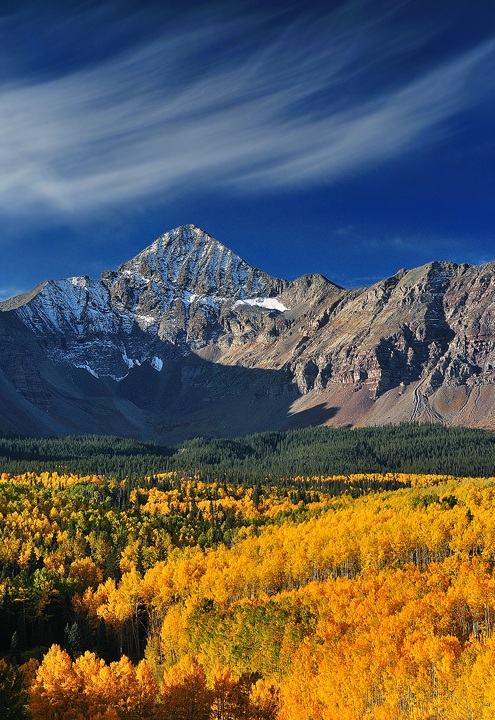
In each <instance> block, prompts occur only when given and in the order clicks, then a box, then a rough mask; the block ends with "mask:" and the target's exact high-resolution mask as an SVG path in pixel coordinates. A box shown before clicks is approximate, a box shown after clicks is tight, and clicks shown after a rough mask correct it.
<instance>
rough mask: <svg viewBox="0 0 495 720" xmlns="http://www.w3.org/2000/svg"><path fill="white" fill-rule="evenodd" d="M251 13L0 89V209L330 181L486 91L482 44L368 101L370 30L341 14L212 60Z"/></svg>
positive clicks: (489, 59)
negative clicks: (365, 53)
mask: <svg viewBox="0 0 495 720" xmlns="http://www.w3.org/2000/svg"><path fill="white" fill-rule="evenodd" d="M246 22H247V21H245V20H243V19H238V21H237V22H233V21H230V22H229V23H221V22H216V21H212V22H211V23H210V24H204V25H202V26H201V27H193V28H191V29H189V30H183V31H182V33H181V34H177V33H174V34H172V33H170V34H168V35H165V36H163V37H162V38H161V39H160V40H155V41H154V42H152V43H151V44H149V45H146V46H143V47H141V48H140V49H138V50H136V49H134V50H133V51H132V52H128V53H127V54H124V55H121V56H119V57H115V58H113V59H111V60H107V61H105V62H102V63H101V64H100V65H99V66H97V67H93V68H91V69H86V70H79V71H77V72H72V73H71V74H68V75H65V76H63V77H58V78H55V79H52V80H44V81H36V80H35V79H32V78H31V79H30V78H25V79H24V80H23V81H22V82H19V81H16V83H15V84H12V83H10V84H9V83H4V85H3V86H0V118H1V134H0V166H1V168H2V171H1V173H0V208H2V209H3V211H4V212H11V213H21V212H22V213H25V212H26V211H27V210H29V209H35V208H46V209H51V210H55V211H56V212H66V213H67V212H68V213H74V212H76V213H79V212H88V211H89V212H91V211H93V210H95V209H98V208H99V207H102V206H106V205H110V204H119V203H123V202H129V201H132V200H138V199H139V198H146V197H149V196H154V195H159V194H160V193H162V194H164V195H167V197H169V196H170V195H174V194H175V193H182V192H184V191H186V190H190V189H197V188H201V187H203V188H204V187H226V188H237V189H238V190H241V191H250V192H251V191H256V190H260V189H267V188H274V187H275V188H277V187H278V188H290V187H295V186H301V185H303V186H304V185H306V186H308V185H309V186H310V185H313V184H317V183H321V182H331V181H335V180H336V179H338V178H341V177H342V176H345V175H346V174H348V173H353V172H357V171H359V170H360V169H362V168H363V167H367V166H369V165H373V164H376V163H380V162H383V161H386V160H388V159H391V158H395V157H397V156H400V155H401V154H402V153H404V152H407V151H410V150H411V149H413V148H416V147H419V146H422V145H425V144H428V143H431V142H435V141H438V139H439V138H441V137H443V135H444V134H445V133H449V132H452V130H451V129H450V128H449V121H450V120H452V119H453V118H455V117H456V116H457V115H458V114H459V113H460V112H462V111H464V110H465V109H466V108H469V107H471V106H473V105H474V104H476V103H478V102H480V101H482V100H483V99H484V98H485V97H486V95H487V94H489V93H490V92H492V91H493V84H494V81H493V77H494V74H493V61H494V58H495V43H494V42H486V43H484V44H482V45H480V46H479V47H477V48H475V49H474V50H472V51H470V52H466V53H465V54H463V55H461V56H460V57H458V58H456V59H454V60H450V61H449V62H444V63H442V64H440V65H439V66H437V67H434V68H430V69H429V70H428V71H423V73H422V75H421V76H419V77H415V78H412V79H411V78H409V79H408V80H407V81H404V82H403V83H402V84H401V85H397V84H395V86H394V89H393V90H392V89H387V90H382V91H381V92H378V91H375V94H374V95H371V96H370V95H369V93H368V95H367V96H366V98H365V99H363V96H362V94H361V96H359V95H356V93H355V92H354V93H353V92H351V91H348V90H347V88H348V86H349V87H351V86H352V80H353V79H355V78H356V77H357V76H359V74H360V73H363V72H365V68H364V67H361V66H360V62H362V61H363V58H362V57H361V54H360V53H361V50H360V49H359V48H360V43H361V44H362V42H363V37H364V36H365V34H366V32H367V30H366V28H356V27H352V28H346V29H345V30H343V29H342V26H341V25H339V23H338V22H337V21H336V22H335V27H334V26H333V25H332V24H331V23H328V24H327V25H325V26H324V27H323V29H320V30H318V26H317V25H314V26H308V25H306V26H303V25H302V24H299V25H298V24H295V25H293V26H292V27H289V28H286V30H285V31H284V32H283V33H281V34H280V37H279V38H278V39H275V40H274V39H272V41H271V43H269V44H268V45H264V46H263V47H257V48H253V46H252V44H251V46H250V48H251V49H250V50H249V51H248V50H247V49H246V48H244V49H243V51H242V52H241V53H240V54H239V55H238V56H237V57H236V56H235V55H234V57H233V58H230V60H229V61H227V60H226V59H223V60H221V61H220V60H219V61H218V62H217V61H216V60H215V58H216V55H215V53H216V52H217V51H218V47H220V46H223V47H225V46H226V44H228V43H233V42H237V41H238V39H239V37H242V34H243V31H244V32H246V33H248V34H249V33H250V32H254V31H253V25H252V24H251V25H249V26H248V25H246ZM250 22H251V23H252V21H250ZM332 28H333V29H332ZM399 46H400V39H398V40H397V43H395V44H394V46H393V47H392V48H391V47H390V45H389V46H388V47H387V48H386V49H384V51H383V55H382V56H381V61H383V62H392V61H393V57H394V55H397V54H400V47H399ZM377 52H379V51H378V50H377Z"/></svg>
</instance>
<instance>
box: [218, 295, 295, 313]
mask: <svg viewBox="0 0 495 720" xmlns="http://www.w3.org/2000/svg"><path fill="white" fill-rule="evenodd" d="M240 305H251V306H253V305H256V306H257V307H262V308H266V309H267V310H278V311H279V312H286V311H287V310H288V309H289V308H287V307H285V305H284V304H283V303H281V302H280V300H278V299H277V298H245V299H243V300H236V302H235V303H234V305H233V306H232V307H234V308H236V307H239V306H240Z"/></svg>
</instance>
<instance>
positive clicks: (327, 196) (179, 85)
mask: <svg viewBox="0 0 495 720" xmlns="http://www.w3.org/2000/svg"><path fill="white" fill-rule="evenodd" d="M494 121H495V3H494V2H493V0H486V1H482V0H438V1H437V2H432V1H431V0H427V1H426V0H425V1H423V0H409V1H408V0H393V1H392V0H369V1H366V0H348V1H347V0H344V1H342V2H337V1H334V2H332V0H327V2H311V1H310V0H309V1H308V2H291V1H290V0H286V1H285V2H283V3H282V2H280V3H279V2H277V1H275V2H270V3H260V2H249V1H247V0H246V1H245V2H235V3H232V2H225V3H222V2H218V3H216V2H192V1H190V0H181V2H174V1H173V0H172V1H171V2H163V1H162V0H161V1H160V2H151V1H148V2H147V1H146V0H141V2H139V3H138V2H134V1H133V0H119V1H116V0H114V1H112V0H111V1H109V2H105V0H95V1H94V2H91V1H87V2H82V1H81V2H78V1H77V0H71V2H70V3H67V2H66V1H64V2H57V1H56V0H45V2H43V3H40V2H39V1H36V2H28V1H25V2H24V1H23V0H12V2H10V1H9V0H3V2H2V3H1V5H0V168H1V170H0V258H1V262H0V299H6V298H8V297H11V296H12V295H15V294H17V293H20V292H24V291H26V290H29V289H30V288H32V287H34V286H35V285H37V284H38V283H40V282H42V281H43V280H45V279H48V278H54V279H58V278H62V277H69V276H73V275H84V274H85V275H89V276H91V277H94V278H98V277H99V276H100V273H101V271H102V270H106V269H116V268H117V267H118V265H119V264H120V263H122V262H125V261H126V260H128V259H129V258H131V257H133V256H134V255H136V254H137V253H138V252H140V251H141V250H142V249H144V248H145V247H146V246H148V245H149V244H151V243H152V242H153V240H155V238H157V237H158V236H159V235H162V234H163V233H165V232H167V231H168V230H170V229H172V228H174V227H177V226H179V225H184V224H187V223H193V224H195V225H197V226H199V227H201V228H202V229H203V230H205V231H206V232H208V233H209V234H210V235H212V236H213V237H215V238H216V239H217V240H219V241H220V242H222V243H224V244H225V245H227V246H228V247H230V248H231V249H232V250H233V251H234V252H236V253H238V254H239V255H240V256H241V257H243V258H244V259H245V260H246V261H247V262H249V263H250V264H251V265H254V266H256V267H259V268H261V269H263V270H265V271H266V272H268V273H270V274H271V275H274V276H277V277H285V278H287V279H289V280H292V279H294V278H296V277H298V276H300V275H303V274H305V273H310V272H320V273H322V274H323V275H325V276H326V277H327V278H328V279H330V280H332V281H333V282H336V283H338V284H340V285H342V286H344V287H348V288H350V287H362V286H368V285H372V284H373V283H375V282H378V281H379V280H382V279H384V278H386V277H389V276H390V275H393V274H394V273H396V272H397V271H398V270H399V269H401V268H403V267H405V268H413V267H417V266H419V265H423V264H425V263H427V262H430V261H432V260H452V261H454V262H457V263H463V262H467V263H470V264H475V265H480V264H484V263H487V262H490V261H492V260H495V243H494V240H495V199H494V189H495V122H494Z"/></svg>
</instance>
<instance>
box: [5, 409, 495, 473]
mask: <svg viewBox="0 0 495 720" xmlns="http://www.w3.org/2000/svg"><path fill="white" fill-rule="evenodd" d="M0 467H1V470H2V472H6V473H10V474H13V475H19V474H22V473H24V472H38V473H40V472H46V471H48V472H54V471H61V470H62V471H63V470H67V471H69V472H72V473H76V474H80V475H88V474H95V475H105V476H107V477H109V478H111V477H117V478H120V479H122V478H124V477H127V478H132V477H143V476H144V475H155V474H158V473H166V472H171V471H174V470H175V471H177V472H182V473H186V474H193V475H194V474H199V475H200V476H201V477H202V479H204V480H206V481H213V480H215V479H218V478H219V477H223V478H224V479H225V480H227V481H229V482H240V483H245V482H247V483H256V481H257V480H258V479H259V480H263V479H264V478H265V477H266V476H271V477H273V478H277V477H295V476H297V475H304V476H310V477H311V476H314V475H327V476H328V475H350V474H356V473H387V472H394V473H397V472H403V473H425V474H432V473H433V474H442V475H457V476H480V477H481V476H484V477H489V476H492V475H495V436H494V434H493V433H492V432H490V431H487V430H478V429H473V428H463V427H446V426H444V425H440V424H438V423H435V424H429V423H424V424H403V425H386V426H380V427H366V428H354V429H350V428H327V427H311V428H304V429H302V430H293V431H288V432H266V433H258V434H256V435H250V436H247V437H244V438H237V439H234V440H226V439H213V440H205V439H202V438H196V439H194V440H189V441H187V442H184V443H181V445H180V446H177V447H174V448H167V447H163V446H160V445H157V444H155V443H140V442H137V441H135V440H131V439H124V438H115V437H110V436H99V435H91V436H67V437H57V438H28V437H22V436H8V437H0Z"/></svg>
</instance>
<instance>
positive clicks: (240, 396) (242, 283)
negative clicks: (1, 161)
mask: <svg viewBox="0 0 495 720" xmlns="http://www.w3.org/2000/svg"><path fill="white" fill-rule="evenodd" d="M494 270H495V264H494V263H490V264H488V265H485V266H483V267H475V266H470V265H466V264H463V265H457V264H455V263H451V262H433V263H429V264H428V265H425V266H423V267H421V268H416V269H415V270H410V271H407V270H401V271H399V272H398V273H397V274H396V275H394V276H393V277H391V278H388V279H386V280H383V281H382V282H380V283H377V284H376V285H373V286H372V287H369V288H360V289H355V290H345V289H344V288H341V287H339V286H338V285H335V284H334V283H332V282H330V281H329V280H327V279H326V278H325V277H323V276H322V275H319V274H312V275H304V276H303V277H301V278H298V279H297V280H294V281H293V282H289V281H287V280H283V279H278V278H274V277H271V276H269V275H267V274H266V273H264V272H263V271H262V270H259V269H257V268H253V267H251V266H250V265H249V264H248V263H246V262H245V261H244V260H242V258H240V257H239V256H238V255H236V254H235V253H234V252H232V251H231V250H229V249H228V248H227V247H226V246H225V245H223V244H222V243H220V242H218V241H217V240H215V239H213V238H212V237H210V236H209V235H208V234H207V233H205V232H204V231H202V230H200V229H199V228H197V227H195V226H194V225H186V226H183V227H179V228H176V229H174V230H171V231H170V232H168V233H166V234H165V235H162V236H161V237H160V238H158V239H157V240H156V241H155V242H154V243H152V244H151V245H150V246H149V247H147V248H146V249H145V250H143V251H142V252H141V253H139V254H138V255H137V256H136V257H134V258H132V259H131V260H129V261H128V262H125V263H124V264H123V265H121V266H120V267H119V269H118V270H117V271H105V272H103V273H102V275H101V279H100V280H99V281H96V280H91V279H90V278H89V277H86V276H82V277H74V278H68V279H65V280H59V281H53V280H48V281H46V282H44V283H41V284H40V285H38V286H37V287H36V288H34V289H33V290H31V291H30V292H28V293H24V294H23V295H18V296H16V297H14V298H11V299H10V300H6V301H4V302H2V303H0V311H1V312H0V336H1V339H2V342H1V346H0V348H1V349H0V417H1V419H0V427H1V428H2V429H4V430H11V431H16V432H22V433H27V434H32V435H59V434H67V433H70V434H75V433H98V434H99V433H109V434H116V435H123V436H130V437H136V438H139V439H152V440H157V441H159V442H162V443H165V444H171V443H177V442H180V441H181V440H183V439H185V438H190V437H194V436H197V435H202V436H204V437H233V436H237V435H242V434H246V433H250V432H257V431H263V430H270V429H287V428H297V427H304V426H306V425H315V424H323V423H326V424H329V425H363V424H383V423H388V422H400V421H407V420H436V421H442V422H445V423H454V424H463V425H472V426H484V427H493V426H495V411H494V410H493V408H494V407H495V391H494V387H495V384H494V382H495V325H494V320H495V272H494Z"/></svg>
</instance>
